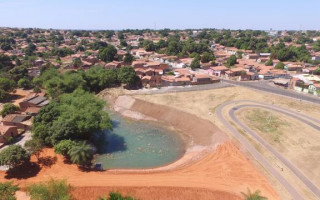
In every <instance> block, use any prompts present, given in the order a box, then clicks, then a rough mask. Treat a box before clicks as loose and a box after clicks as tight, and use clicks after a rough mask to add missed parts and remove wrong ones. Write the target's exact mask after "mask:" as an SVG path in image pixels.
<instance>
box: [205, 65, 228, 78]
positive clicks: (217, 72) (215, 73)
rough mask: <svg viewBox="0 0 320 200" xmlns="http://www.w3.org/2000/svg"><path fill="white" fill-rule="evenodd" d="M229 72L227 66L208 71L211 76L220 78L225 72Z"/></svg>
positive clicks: (211, 68)
mask: <svg viewBox="0 0 320 200" xmlns="http://www.w3.org/2000/svg"><path fill="white" fill-rule="evenodd" d="M228 70H229V68H227V67H226V66H217V67H210V68H209V69H208V70H207V71H208V74H209V75H213V76H218V77H220V76H222V75H224V74H225V72H226V71H228Z"/></svg>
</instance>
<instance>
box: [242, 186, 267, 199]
mask: <svg viewBox="0 0 320 200" xmlns="http://www.w3.org/2000/svg"><path fill="white" fill-rule="evenodd" d="M242 195H243V196H244V198H245V200H267V198H266V197H264V196H261V195H260V191H259V190H257V191H255V192H254V193H252V192H251V191H250V189H248V192H247V194H246V193H242Z"/></svg>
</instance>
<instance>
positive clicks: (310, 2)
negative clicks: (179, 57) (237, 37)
mask: <svg viewBox="0 0 320 200" xmlns="http://www.w3.org/2000/svg"><path fill="white" fill-rule="evenodd" d="M0 26H1V27H19V28H54V29H88V30H106V29H112V30H120V29H128V28H129V29H144V28H150V29H163V28H170V29H187V28H194V29H199V28H218V29H222V28H225V29H259V30H269V29H273V30H320V0H219V1H216V0H90V1H85V0H77V1H75V0H73V1H71V0H0Z"/></svg>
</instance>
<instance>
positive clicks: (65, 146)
mask: <svg viewBox="0 0 320 200" xmlns="http://www.w3.org/2000/svg"><path fill="white" fill-rule="evenodd" d="M76 144H77V143H76V142H75V141H72V140H61V141H60V142H59V143H58V144H56V145H54V152H56V153H58V154H61V155H63V156H68V155H69V154H68V153H69V151H70V150H71V149H72V147H73V146H75V145H76Z"/></svg>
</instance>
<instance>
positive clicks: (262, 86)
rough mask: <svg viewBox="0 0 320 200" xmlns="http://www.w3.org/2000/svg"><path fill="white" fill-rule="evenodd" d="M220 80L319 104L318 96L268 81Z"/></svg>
mask: <svg viewBox="0 0 320 200" xmlns="http://www.w3.org/2000/svg"><path fill="white" fill-rule="evenodd" d="M222 82H223V83H229V84H232V85H238V86H243V87H247V88H251V89H255V90H259V91H264V92H269V93H273V94H277V95H281V96H287V97H291V98H295V99H299V100H303V101H308V102H311V103H315V104H320V98H319V97H316V96H312V95H309V94H302V93H298V92H295V91H293V90H289V89H282V88H277V87H273V86H270V85H269V82H268V81H250V82H244V81H231V80H223V81H222Z"/></svg>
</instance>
